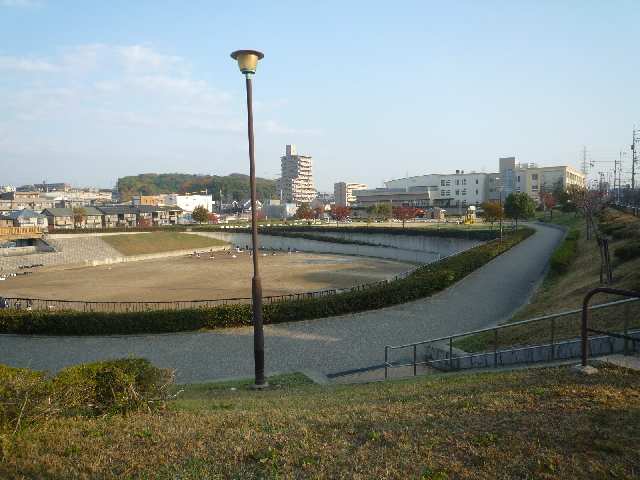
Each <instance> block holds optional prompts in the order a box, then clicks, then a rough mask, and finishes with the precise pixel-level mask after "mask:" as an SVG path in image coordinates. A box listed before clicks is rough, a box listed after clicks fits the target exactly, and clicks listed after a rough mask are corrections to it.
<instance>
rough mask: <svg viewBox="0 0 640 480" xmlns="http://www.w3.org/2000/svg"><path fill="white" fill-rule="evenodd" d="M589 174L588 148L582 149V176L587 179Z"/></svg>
mask: <svg viewBox="0 0 640 480" xmlns="http://www.w3.org/2000/svg"><path fill="white" fill-rule="evenodd" d="M587 173H589V164H588V163H587V147H586V146H583V147H582V174H583V175H584V176H585V177H586V176H587Z"/></svg>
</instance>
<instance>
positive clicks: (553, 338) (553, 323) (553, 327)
mask: <svg viewBox="0 0 640 480" xmlns="http://www.w3.org/2000/svg"><path fill="white" fill-rule="evenodd" d="M555 358H556V317H553V318H552V319H551V360H555Z"/></svg>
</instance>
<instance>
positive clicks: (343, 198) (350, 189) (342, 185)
mask: <svg viewBox="0 0 640 480" xmlns="http://www.w3.org/2000/svg"><path fill="white" fill-rule="evenodd" d="M368 188H369V187H367V186H366V185H365V184H364V183H353V182H336V183H334V184H333V197H334V201H335V204H336V205H337V206H339V207H348V206H350V205H351V204H352V203H355V201H356V196H355V194H354V192H355V191H357V190H367V189H368Z"/></svg>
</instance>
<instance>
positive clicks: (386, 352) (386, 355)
mask: <svg viewBox="0 0 640 480" xmlns="http://www.w3.org/2000/svg"><path fill="white" fill-rule="evenodd" d="M388 376H389V346H388V345H386V346H385V347H384V379H385V380H386V379H387V377H388Z"/></svg>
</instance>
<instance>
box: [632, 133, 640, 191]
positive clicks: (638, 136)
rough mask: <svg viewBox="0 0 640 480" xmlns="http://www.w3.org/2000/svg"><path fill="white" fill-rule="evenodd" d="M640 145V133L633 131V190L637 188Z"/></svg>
mask: <svg viewBox="0 0 640 480" xmlns="http://www.w3.org/2000/svg"><path fill="white" fill-rule="evenodd" d="M639 143H640V131H639V130H636V129H635V128H634V129H633V137H632V141H631V190H635V188H636V162H637V161H638V144H639Z"/></svg>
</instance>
